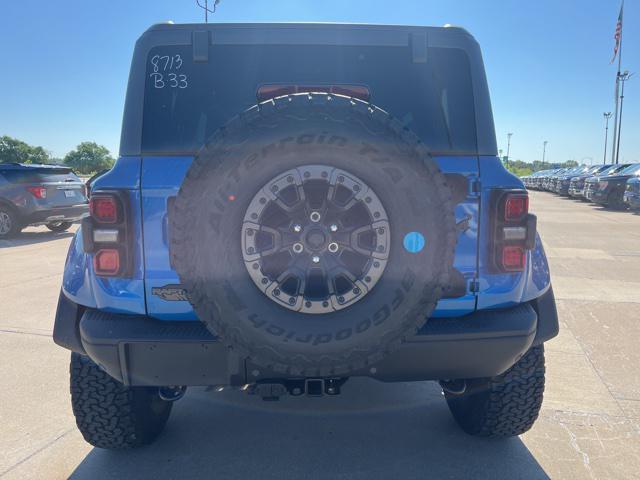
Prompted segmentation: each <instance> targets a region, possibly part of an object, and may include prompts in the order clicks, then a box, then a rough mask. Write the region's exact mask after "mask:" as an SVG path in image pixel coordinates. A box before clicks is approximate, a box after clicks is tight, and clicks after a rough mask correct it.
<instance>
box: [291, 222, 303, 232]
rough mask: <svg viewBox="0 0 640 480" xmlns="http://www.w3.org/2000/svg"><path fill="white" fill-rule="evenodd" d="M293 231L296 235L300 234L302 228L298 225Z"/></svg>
mask: <svg viewBox="0 0 640 480" xmlns="http://www.w3.org/2000/svg"><path fill="white" fill-rule="evenodd" d="M293 231H294V232H296V233H300V232H301V231H302V227H301V226H300V225H298V224H297V223H296V224H295V225H294V226H293Z"/></svg>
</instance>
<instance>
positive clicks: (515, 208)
mask: <svg viewBox="0 0 640 480" xmlns="http://www.w3.org/2000/svg"><path fill="white" fill-rule="evenodd" d="M527 213H529V196H528V195H521V194H515V195H514V194H509V195H507V200H506V202H505V206H504V219H505V221H507V222H517V221H519V220H522V218H523V217H524V216H525V215H526V214H527Z"/></svg>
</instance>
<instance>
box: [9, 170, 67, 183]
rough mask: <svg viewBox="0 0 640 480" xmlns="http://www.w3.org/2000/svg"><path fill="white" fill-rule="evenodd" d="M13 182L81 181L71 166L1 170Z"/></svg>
mask: <svg viewBox="0 0 640 480" xmlns="http://www.w3.org/2000/svg"><path fill="white" fill-rule="evenodd" d="M0 174H2V176H3V177H4V178H5V179H6V180H7V181H9V182H11V183H50V182H72V181H74V182H75V181H80V179H79V178H78V177H77V176H76V175H75V174H74V173H73V171H72V170H71V169H70V168H64V167H61V168H34V167H27V168H23V169H15V170H14V169H7V170H0Z"/></svg>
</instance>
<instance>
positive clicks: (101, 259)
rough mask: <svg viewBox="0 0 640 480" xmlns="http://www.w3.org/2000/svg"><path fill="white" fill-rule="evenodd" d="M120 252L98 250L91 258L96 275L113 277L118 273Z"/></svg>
mask: <svg viewBox="0 0 640 480" xmlns="http://www.w3.org/2000/svg"><path fill="white" fill-rule="evenodd" d="M120 265H121V262H120V252H119V251H118V250H117V249H115V248H103V249H101V250H98V251H97V252H96V254H95V256H94V257H93V268H94V270H95V272H96V275H101V276H104V277H113V276H115V275H118V273H120Z"/></svg>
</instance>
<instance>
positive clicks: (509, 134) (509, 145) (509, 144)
mask: <svg viewBox="0 0 640 480" xmlns="http://www.w3.org/2000/svg"><path fill="white" fill-rule="evenodd" d="M511 135H513V133H507V166H508V165H509V151H510V150H511Z"/></svg>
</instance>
